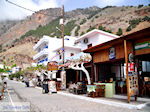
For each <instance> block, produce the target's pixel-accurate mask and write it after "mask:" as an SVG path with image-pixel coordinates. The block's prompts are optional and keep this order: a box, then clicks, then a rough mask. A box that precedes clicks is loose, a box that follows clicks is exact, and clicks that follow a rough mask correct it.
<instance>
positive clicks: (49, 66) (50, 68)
mask: <svg viewBox="0 0 150 112" xmlns="http://www.w3.org/2000/svg"><path fill="white" fill-rule="evenodd" d="M47 70H48V71H54V70H58V65H57V63H56V62H48V64H47Z"/></svg>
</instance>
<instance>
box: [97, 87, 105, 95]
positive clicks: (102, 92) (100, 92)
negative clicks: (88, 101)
mask: <svg viewBox="0 0 150 112" xmlns="http://www.w3.org/2000/svg"><path fill="white" fill-rule="evenodd" d="M95 96H96V97H104V96H105V85H97V86H96V89H95Z"/></svg>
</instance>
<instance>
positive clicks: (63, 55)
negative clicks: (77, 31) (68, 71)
mask: <svg viewBox="0 0 150 112" xmlns="http://www.w3.org/2000/svg"><path fill="white" fill-rule="evenodd" d="M60 25H61V38H62V51H63V52H62V62H63V64H64V61H65V48H64V5H63V6H62V9H61V19H60ZM63 70H64V67H63Z"/></svg>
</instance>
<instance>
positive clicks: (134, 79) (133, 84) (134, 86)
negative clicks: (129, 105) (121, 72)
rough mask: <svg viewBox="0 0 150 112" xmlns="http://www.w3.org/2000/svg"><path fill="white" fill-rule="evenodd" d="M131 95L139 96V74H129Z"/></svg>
mask: <svg viewBox="0 0 150 112" xmlns="http://www.w3.org/2000/svg"><path fill="white" fill-rule="evenodd" d="M128 76H129V95H130V96H134V95H138V76H137V72H129V74H128Z"/></svg>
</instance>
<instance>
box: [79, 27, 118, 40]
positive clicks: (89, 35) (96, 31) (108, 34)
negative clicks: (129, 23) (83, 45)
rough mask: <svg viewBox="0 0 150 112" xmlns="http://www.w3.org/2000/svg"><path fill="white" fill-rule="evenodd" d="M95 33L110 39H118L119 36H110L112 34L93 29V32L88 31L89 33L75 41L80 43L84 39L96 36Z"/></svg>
mask: <svg viewBox="0 0 150 112" xmlns="http://www.w3.org/2000/svg"><path fill="white" fill-rule="evenodd" d="M97 33H99V34H102V35H107V36H109V37H112V38H118V37H119V36H117V35H114V34H112V33H108V32H105V31H102V30H98V29H94V30H92V31H90V32H88V33H86V34H84V35H82V36H80V37H79V38H78V39H77V41H80V40H81V39H84V38H90V37H92V36H93V35H96V34H97Z"/></svg>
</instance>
